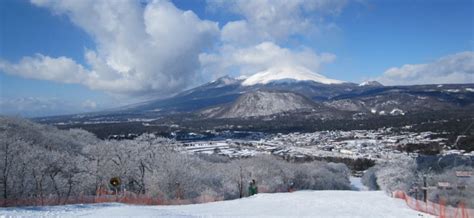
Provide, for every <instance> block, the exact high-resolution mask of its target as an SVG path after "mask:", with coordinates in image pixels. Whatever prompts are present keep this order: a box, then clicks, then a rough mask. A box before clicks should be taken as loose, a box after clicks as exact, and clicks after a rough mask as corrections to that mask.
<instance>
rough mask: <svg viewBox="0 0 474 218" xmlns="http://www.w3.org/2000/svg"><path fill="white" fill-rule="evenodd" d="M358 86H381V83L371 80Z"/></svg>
mask: <svg viewBox="0 0 474 218" xmlns="http://www.w3.org/2000/svg"><path fill="white" fill-rule="evenodd" d="M359 86H383V85H382V83H379V82H377V81H375V80H372V81H369V80H367V81H364V82H362V83H360V84H359Z"/></svg>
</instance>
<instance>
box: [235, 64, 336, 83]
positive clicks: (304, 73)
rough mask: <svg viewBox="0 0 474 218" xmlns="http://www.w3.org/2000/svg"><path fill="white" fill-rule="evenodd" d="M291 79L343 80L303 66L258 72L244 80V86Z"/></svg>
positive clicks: (323, 81)
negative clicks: (328, 76)
mask: <svg viewBox="0 0 474 218" xmlns="http://www.w3.org/2000/svg"><path fill="white" fill-rule="evenodd" d="M291 81H313V82H317V83H322V84H341V83H344V82H343V81H339V80H335V79H329V78H327V77H325V76H323V75H320V74H317V73H314V72H311V71H310V70H308V69H306V68H302V67H296V68H287V67H283V68H270V69H268V70H265V71H262V72H259V73H256V74H254V75H252V76H250V77H248V78H247V79H246V80H245V81H243V82H242V85H244V86H253V85H256V84H268V83H270V82H291Z"/></svg>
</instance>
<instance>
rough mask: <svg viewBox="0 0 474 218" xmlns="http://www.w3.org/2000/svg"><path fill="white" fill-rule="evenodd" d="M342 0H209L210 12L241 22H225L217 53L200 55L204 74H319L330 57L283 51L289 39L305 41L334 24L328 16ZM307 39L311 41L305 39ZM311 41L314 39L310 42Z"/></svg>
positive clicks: (309, 51) (306, 49)
mask: <svg viewBox="0 0 474 218" xmlns="http://www.w3.org/2000/svg"><path fill="white" fill-rule="evenodd" d="M346 3H347V2H346V0H292V1H287V0H236V1H226V0H222V1H220V0H209V1H208V9H210V10H211V11H214V12H215V13H221V12H224V13H228V12H231V13H234V14H237V15H239V16H241V18H240V19H238V20H235V21H231V22H228V23H226V24H225V25H224V26H223V27H222V30H221V41H222V44H221V45H220V47H219V48H218V49H217V50H216V51H212V52H208V53H203V54H201V55H200V61H201V65H202V66H203V73H204V75H211V76H212V77H214V78H215V77H218V76H222V75H224V74H234V75H236V74H238V75H250V74H254V73H257V72H259V71H263V70H268V69H270V68H275V67H277V68H278V67H285V68H292V67H294V68H307V69H309V70H311V71H313V72H318V73H319V72H320V71H321V66H322V65H323V64H325V63H329V62H332V61H333V60H334V59H335V55H333V54H328V53H322V54H317V53H315V52H314V51H313V50H312V49H311V48H309V47H303V46H302V47H299V48H284V47H282V46H281V45H282V44H285V43H286V42H288V40H289V39H290V38H291V37H293V36H298V37H302V38H305V37H310V36H311V35H312V34H313V33H316V32H318V31H320V30H324V31H326V30H328V29H330V28H336V29H337V27H334V24H332V23H330V22H326V21H325V18H326V17H327V16H332V15H337V14H339V13H340V12H341V10H342V9H343V8H344V6H345V5H346ZM310 38H311V37H310ZM312 40H314V39H312Z"/></svg>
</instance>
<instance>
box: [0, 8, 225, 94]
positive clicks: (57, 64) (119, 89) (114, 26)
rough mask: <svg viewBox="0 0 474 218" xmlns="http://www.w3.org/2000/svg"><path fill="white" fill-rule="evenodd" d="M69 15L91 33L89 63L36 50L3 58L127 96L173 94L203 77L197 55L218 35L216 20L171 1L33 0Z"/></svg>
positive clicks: (38, 75) (5, 65) (24, 72)
mask: <svg viewBox="0 0 474 218" xmlns="http://www.w3.org/2000/svg"><path fill="white" fill-rule="evenodd" d="M32 3H33V4H34V5H36V6H38V7H44V8H47V9H49V10H51V11H52V12H53V13H55V14H58V15H65V16H67V17H68V18H69V19H70V20H71V21H72V22H73V23H74V24H75V25H77V26H78V27H80V28H81V29H83V30H84V31H85V32H87V33H88V34H89V35H90V36H91V38H92V39H93V41H94V42H95V45H96V48H95V49H88V50H86V51H85V54H84V55H85V59H86V61H87V63H86V65H87V66H82V65H80V64H78V63H76V62H75V61H74V60H72V59H70V58H67V57H50V56H47V55H43V54H37V55H35V56H31V57H24V58H23V59H22V60H20V61H19V62H18V63H10V62H7V61H1V62H0V69H1V70H3V71H5V72H7V73H10V74H14V75H19V76H23V77H26V78H33V79H44V80H52V81H57V82H63V83H78V84H83V85H85V86H87V87H89V88H91V89H95V90H104V91H107V92H111V93H119V94H127V95H146V94H149V93H157V92H159V93H161V94H167V93H173V92H176V91H179V90H181V89H183V88H184V87H187V86H189V85H190V84H191V83H192V82H193V81H195V79H196V78H197V77H199V75H198V74H199V68H200V63H199V58H198V57H199V54H200V53H201V52H202V51H203V50H204V49H208V48H210V47H211V46H212V45H213V43H214V42H215V41H216V40H217V39H218V37H219V33H220V30H219V28H218V26H217V23H216V22H212V21H207V20H202V19H200V18H199V17H197V16H196V14H194V13H193V12H192V11H182V10H180V9H178V8H176V7H175V6H174V5H173V4H172V3H170V2H168V1H152V2H149V3H147V4H146V5H141V4H140V2H139V1H95V0H81V1H76V0H64V1H55V0H32Z"/></svg>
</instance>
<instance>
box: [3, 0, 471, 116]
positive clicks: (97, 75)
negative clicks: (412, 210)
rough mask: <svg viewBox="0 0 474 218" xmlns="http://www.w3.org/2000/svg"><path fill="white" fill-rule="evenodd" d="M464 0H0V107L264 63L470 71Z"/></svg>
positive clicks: (464, 78)
mask: <svg viewBox="0 0 474 218" xmlns="http://www.w3.org/2000/svg"><path fill="white" fill-rule="evenodd" d="M473 10H474V1H472V0H466V1H462V0H452V1H450V0H432V1H426V0H413V1H412V0H378V1H376V0H355V1H349V0H291V1H288V0H235V1H230V0H229V1H227V0H193V1H189V0H175V1H167V0H130V1H127V0H98V1H97V0H81V1H76V0H62V1H56V0H31V1H27V0H2V1H0V85H1V87H0V114H8V115H20V116H27V117H31V116H47V115H58V114H68V113H80V112H89V111H97V110H103V109H106V108H114V107H119V106H122V105H126V104H130V103H135V102H140V101H143V100H146V99H151V98H166V97H169V96H172V95H174V94H176V93H178V92H180V91H183V90H186V89H189V88H192V87H195V86H197V85H200V84H203V83H206V82H208V81H211V80H214V79H216V78H218V77H221V76H225V75H230V76H234V77H239V76H249V75H252V74H255V73H258V72H260V71H264V70H267V69H269V68H275V67H290V68H291V67H295V68H296V67H298V68H306V69H308V70H309V71H311V72H314V73H317V74H322V75H324V76H326V77H329V78H332V79H337V80H342V81H348V82H355V83H359V82H362V81H365V80H377V81H379V82H382V83H383V84H385V85H412V84H437V83H474V15H473V13H472V11H473Z"/></svg>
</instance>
